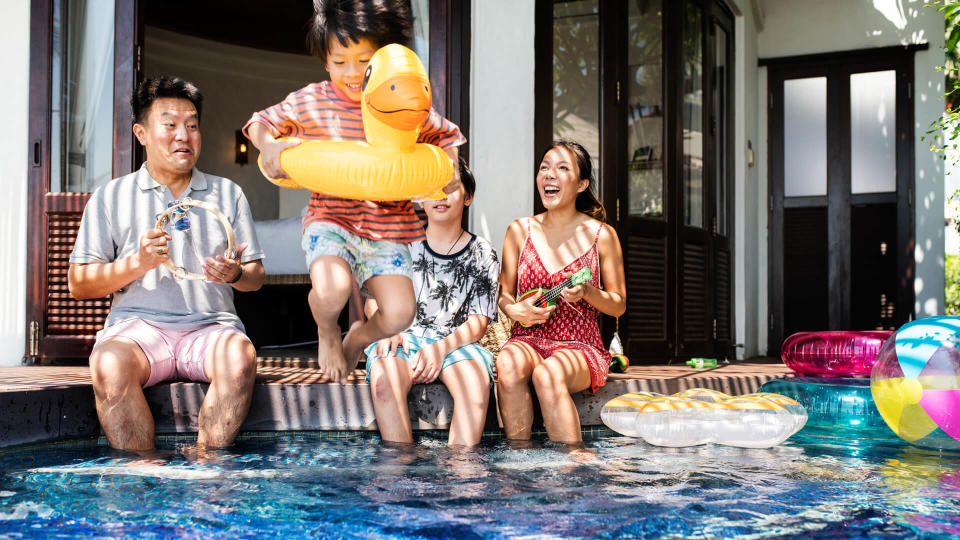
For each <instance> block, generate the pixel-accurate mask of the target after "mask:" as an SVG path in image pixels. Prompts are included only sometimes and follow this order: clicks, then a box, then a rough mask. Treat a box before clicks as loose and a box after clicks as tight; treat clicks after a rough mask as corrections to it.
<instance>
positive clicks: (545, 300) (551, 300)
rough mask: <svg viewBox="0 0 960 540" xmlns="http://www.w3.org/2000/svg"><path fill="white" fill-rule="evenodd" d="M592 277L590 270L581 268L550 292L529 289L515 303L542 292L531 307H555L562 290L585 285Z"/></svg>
mask: <svg viewBox="0 0 960 540" xmlns="http://www.w3.org/2000/svg"><path fill="white" fill-rule="evenodd" d="M592 277H593V274H591V273H590V268H581V269H580V270H577V273H576V274H573V275H572V276H570V277H568V278H567V279H566V281H564V282H563V283H561V284H559V285H557V286H556V287H554V288H552V289H550V290H547V289H544V288H536V289H530V290H529V291H527V292H525V293H523V294H521V295H520V298H517V302H522V301H523V299H524V298H526V297H528V296H531V295H534V294H536V293H538V292H542V293H543V296H541V297H540V298H537V300H536V301H535V302H534V303H533V305H535V306H537V307H544V306H553V305H556V303H557V298H560V293H562V292H563V290H564V289H569V288H570V287H575V286H577V285H580V284H581V283H586V282H588V281H590V279H591V278H592ZM518 322H519V321H518ZM520 326H523V327H524V328H529V327H531V326H537V325H535V324H523V323H520Z"/></svg>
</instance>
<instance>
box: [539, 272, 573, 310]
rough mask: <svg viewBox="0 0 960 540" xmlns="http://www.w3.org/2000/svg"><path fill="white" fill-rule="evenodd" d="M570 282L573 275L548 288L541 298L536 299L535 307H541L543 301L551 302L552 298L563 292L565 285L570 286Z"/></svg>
mask: <svg viewBox="0 0 960 540" xmlns="http://www.w3.org/2000/svg"><path fill="white" fill-rule="evenodd" d="M572 284H573V277H568V278H567V280H566V281H564V282H563V283H561V284H559V285H557V286H556V287H554V288H552V289H550V290H549V291H547V293H546V294H544V295H543V297H542V298H540V299H539V300H537V307H543V304H544V303H546V302H552V301H553V300H556V299H557V297H558V296H560V295H561V294H562V293H563V290H564V289H566V288H567V287H570V286H571V285H572Z"/></svg>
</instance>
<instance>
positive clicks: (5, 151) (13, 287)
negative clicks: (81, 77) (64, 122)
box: [0, 0, 30, 366]
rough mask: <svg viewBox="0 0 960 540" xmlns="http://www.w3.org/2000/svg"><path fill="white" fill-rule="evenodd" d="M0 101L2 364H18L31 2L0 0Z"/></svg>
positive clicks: (20, 352) (23, 294) (22, 313)
mask: <svg viewBox="0 0 960 540" xmlns="http://www.w3.org/2000/svg"><path fill="white" fill-rule="evenodd" d="M0 50H2V51H3V54H2V55H0V73H3V80H4V82H3V84H2V85H0V103H5V104H7V105H8V106H7V107H5V113H4V116H5V120H4V124H5V132H6V136H5V137H4V140H3V144H0V178H2V179H3V186H4V196H3V197H0V251H2V252H3V257H2V259H0V260H2V261H3V262H2V264H0V306H2V307H0V366H14V365H19V364H20V362H21V360H22V359H23V353H24V340H25V339H26V322H25V310H24V308H25V307H26V304H25V302H26V287H25V286H24V283H26V279H27V278H26V265H27V262H26V238H27V212H26V205H27V166H28V165H29V163H28V161H27V155H28V154H29V148H28V147H29V143H28V141H27V119H28V114H27V112H28V107H27V105H28V103H29V97H28V90H29V86H30V2H29V1H28V0H6V1H4V2H0Z"/></svg>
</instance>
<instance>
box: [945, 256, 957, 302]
mask: <svg viewBox="0 0 960 540" xmlns="http://www.w3.org/2000/svg"><path fill="white" fill-rule="evenodd" d="M946 266H947V269H946V285H947V287H946V291H945V293H946V297H947V304H946V310H945V311H946V314H947V315H960V255H950V254H947V264H946Z"/></svg>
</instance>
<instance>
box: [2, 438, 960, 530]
mask: <svg viewBox="0 0 960 540" xmlns="http://www.w3.org/2000/svg"><path fill="white" fill-rule="evenodd" d="M444 441H445V438H444V437H441V436H436V437H431V436H427V437H421V438H420V439H419V440H418V443H417V444H416V445H414V446H412V447H405V448H404V447H396V446H389V445H384V444H382V443H381V442H380V440H379V439H378V438H377V437H375V436H370V435H368V436H363V435H349V436H345V437H341V438H332V437H330V436H329V435H328V434H322V433H286V434H264V435H263V436H255V435H254V436H245V437H244V438H242V439H241V440H239V441H238V442H237V443H236V444H235V446H234V447H232V448H230V449H229V450H228V451H217V452H214V453H212V454H210V455H208V456H206V457H204V458H198V456H196V455H194V454H193V453H192V452H190V449H191V448H192V447H191V445H190V442H189V440H188V439H185V438H162V439H161V449H160V451H159V452H158V454H157V456H156V458H155V459H153V460H135V459H134V458H132V457H130V456H128V455H122V454H118V453H115V452H113V451H111V450H110V449H109V448H106V447H104V446H102V445H98V444H96V443H95V442H91V441H79V442H76V443H72V444H68V445H63V444H60V445H51V446H45V447H33V448H24V449H18V450H13V451H6V452H2V453H0V465H2V466H3V469H2V473H0V537H20V536H21V535H22V536H25V537H48V536H55V535H64V536H75V535H99V536H100V537H121V536H137V537H142V538H152V537H171V536H174V537H204V538H255V537H263V536H267V535H270V536H274V537H277V538H284V539H289V538H298V537H344V538H380V537H422V538H437V537H451V538H454V537H455V538H490V537H538V538H544V537H547V538H549V537H556V538H574V537H582V538H603V537H620V536H630V537H641V538H655V537H663V536H668V537H689V536H718V537H729V536H744V537H750V536H755V537H770V536H797V537H801V536H802V537H810V536H821V537H835V536H860V537H864V536H871V537H873V536H889V537H913V536H928V537H942V536H943V535H945V534H957V533H960V502H958V501H960V459H958V458H960V454H956V453H940V452H934V451H929V450H922V449H918V448H913V447H910V446H908V445H906V444H905V443H901V442H900V441H898V440H892V439H882V438H878V439H874V440H856V439H850V438H849V437H847V436H845V435H844V434H843V433H841V432H837V431H835V430H833V431H828V432H823V433H810V432H808V431H804V432H801V433H800V434H799V435H796V436H794V437H793V438H792V439H790V440H788V441H787V442H786V443H784V444H783V445H781V446H779V447H775V448H772V449H769V450H750V449H739V448H731V447H723V446H704V447H696V448H684V449H666V448H656V447H652V446H648V445H646V444H645V443H642V442H638V441H635V440H632V439H628V438H625V437H619V436H615V435H611V434H609V433H601V434H596V435H594V436H590V437H587V439H586V444H587V446H588V448H589V449H590V450H591V451H592V453H591V454H583V455H577V454H570V453H568V452H567V451H566V450H565V448H564V447H562V446H560V445H555V444H553V443H549V442H543V441H542V440H541V441H539V442H534V443H533V444H531V445H530V446H529V447H526V448H517V447H513V446H511V445H510V444H509V443H507V442H506V441H504V440H503V439H500V438H493V437H491V438H485V439H484V441H483V442H482V444H481V445H480V447H479V448H478V449H476V450H474V451H463V450H451V449H448V448H446V447H445V445H444Z"/></svg>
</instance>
